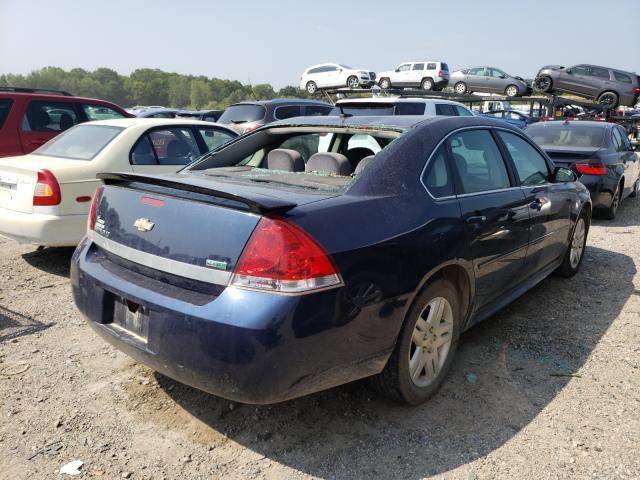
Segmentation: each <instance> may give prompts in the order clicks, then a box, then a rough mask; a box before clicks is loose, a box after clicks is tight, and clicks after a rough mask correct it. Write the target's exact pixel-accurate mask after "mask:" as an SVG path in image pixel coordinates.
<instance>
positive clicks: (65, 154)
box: [33, 125, 124, 160]
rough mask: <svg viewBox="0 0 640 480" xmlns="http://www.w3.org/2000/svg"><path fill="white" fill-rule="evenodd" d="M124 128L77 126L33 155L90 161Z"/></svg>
mask: <svg viewBox="0 0 640 480" xmlns="http://www.w3.org/2000/svg"><path fill="white" fill-rule="evenodd" d="M123 130H124V128H122V127H112V126H107V125H77V126H75V127H73V128H71V129H69V130H67V131H66V132H64V133H61V134H60V135H58V136H57V137H55V138H53V139H52V140H50V141H48V142H47V143H45V144H44V145H43V146H41V147H40V148H38V149H37V150H36V151H35V152H33V154H34V155H48V156H51V157H62V158H70V159H72V160H91V159H93V158H94V157H95V156H96V155H97V154H98V153H100V151H101V150H102V149H103V148H104V147H106V146H107V145H108V144H109V142H111V140H113V139H114V138H115V137H116V136H117V135H118V134H119V133H120V132H121V131H123Z"/></svg>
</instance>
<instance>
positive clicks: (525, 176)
mask: <svg viewBox="0 0 640 480" xmlns="http://www.w3.org/2000/svg"><path fill="white" fill-rule="evenodd" d="M498 135H499V136H500V138H501V139H502V141H503V142H504V144H505V146H506V147H507V151H508V152H509V155H511V159H512V160H513V164H514V165H515V167H516V171H517V172H518V177H520V183H521V184H522V185H541V184H543V183H546V182H547V180H548V178H549V167H548V166H547V162H546V161H545V159H544V158H543V157H542V155H540V152H538V151H537V150H536V149H535V148H533V147H532V146H531V145H529V143H528V142H526V141H525V140H523V139H522V138H520V137H519V136H517V135H514V134H513V133H508V132H498Z"/></svg>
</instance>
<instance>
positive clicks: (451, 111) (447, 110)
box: [436, 103, 458, 117]
mask: <svg viewBox="0 0 640 480" xmlns="http://www.w3.org/2000/svg"><path fill="white" fill-rule="evenodd" d="M436 115H444V116H447V117H456V116H458V111H457V110H456V109H455V105H450V104H448V103H436Z"/></svg>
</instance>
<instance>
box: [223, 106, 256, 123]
mask: <svg viewBox="0 0 640 480" xmlns="http://www.w3.org/2000/svg"><path fill="white" fill-rule="evenodd" d="M266 112H267V110H266V108H264V107H263V106H262V105H256V104H251V103H247V104H241V105H231V106H230V107H229V108H227V109H226V110H225V111H224V113H223V114H222V115H221V116H220V118H219V119H218V121H219V122H220V123H243V122H255V121H257V120H262V119H263V118H264V116H265V114H266Z"/></svg>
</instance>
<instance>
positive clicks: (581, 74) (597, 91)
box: [534, 64, 640, 108]
mask: <svg viewBox="0 0 640 480" xmlns="http://www.w3.org/2000/svg"><path fill="white" fill-rule="evenodd" d="M534 88H535V89H536V90H538V91H540V92H544V93H553V92H567V93H573V94H575V95H580V96H581V97H586V98H593V99H595V100H596V101H597V102H598V103H600V104H601V105H604V106H606V107H609V108H615V107H617V106H618V105H625V106H627V107H633V106H634V105H635V104H636V103H638V97H639V95H640V79H639V78H638V75H636V74H635V73H631V72H623V71H621V70H614V69H613V68H608V67H599V66H597V65H584V64H583V65H575V66H573V67H569V68H565V67H561V66H559V65H549V66H546V67H542V68H541V69H540V71H539V72H538V74H537V75H536V79H535V81H534Z"/></svg>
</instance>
